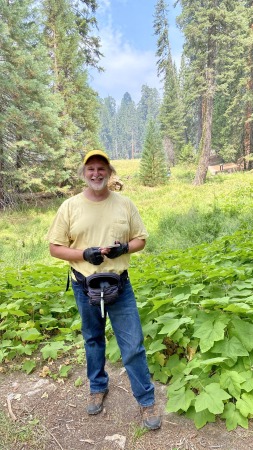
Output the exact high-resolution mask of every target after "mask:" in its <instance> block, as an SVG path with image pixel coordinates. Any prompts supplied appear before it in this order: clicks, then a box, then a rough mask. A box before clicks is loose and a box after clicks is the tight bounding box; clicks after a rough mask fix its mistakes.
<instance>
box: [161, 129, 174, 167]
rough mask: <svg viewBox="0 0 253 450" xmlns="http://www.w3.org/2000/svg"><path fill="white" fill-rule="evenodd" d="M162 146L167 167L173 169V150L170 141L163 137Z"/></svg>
mask: <svg viewBox="0 0 253 450" xmlns="http://www.w3.org/2000/svg"><path fill="white" fill-rule="evenodd" d="M163 145H164V151H165V155H166V158H167V162H168V166H169V167H173V166H175V162H176V161H175V150H174V145H173V142H172V140H171V139H170V138H169V137H168V136H165V137H164V139H163Z"/></svg>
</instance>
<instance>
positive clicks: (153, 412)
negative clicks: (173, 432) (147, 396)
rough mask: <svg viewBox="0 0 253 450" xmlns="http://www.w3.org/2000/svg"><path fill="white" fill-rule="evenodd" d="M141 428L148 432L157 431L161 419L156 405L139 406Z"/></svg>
mask: <svg viewBox="0 0 253 450" xmlns="http://www.w3.org/2000/svg"><path fill="white" fill-rule="evenodd" d="M141 414H142V421H143V426H144V427H145V428H148V430H157V428H160V426H161V424H162V417H161V415H160V414H159V413H158V411H157V408H156V405H151V406H141Z"/></svg>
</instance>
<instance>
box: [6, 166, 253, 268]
mask: <svg viewBox="0 0 253 450" xmlns="http://www.w3.org/2000/svg"><path fill="white" fill-rule="evenodd" d="M113 165H114V167H115V168H116V170H117V173H118V175H119V176H120V178H121V179H122V181H123V182H124V189H123V191H122V194H123V195H127V196H128V197H130V198H131V199H132V200H133V202H134V203H135V204H136V206H137V207H138V209H139V211H140V213H141V216H142V218H143V221H144V223H145V225H146V227H147V229H148V232H149V239H148V241H147V246H146V248H145V251H146V252H154V253H158V252H160V251H161V250H168V251H169V250H170V249H183V248H186V247H189V246H194V245H196V244H200V243H203V242H206V243H209V242H211V241H212V240H214V239H215V238H217V237H220V236H224V235H229V234H232V233H233V232H234V231H236V230H237V229H241V228H245V227H246V228H252V227H253V225H252V224H253V211H252V203H253V174H252V173H251V172H245V173H234V174H227V175H226V174H223V175H217V176H215V177H213V176H208V179H207V182H206V183H205V184H204V185H203V186H198V187H195V186H193V185H192V180H193V178H194V174H195V167H190V166H177V167H175V168H172V176H171V177H170V179H168V183H167V185H165V186H158V187H152V188H151V187H144V186H142V185H140V183H139V179H138V170H139V161H138V160H127V161H114V162H113ZM62 201H63V200H62V199H57V200H55V201H53V202H49V203H48V202H45V203H44V204H43V205H41V206H35V207H34V206H33V207H28V206H27V207H23V208H22V209H19V210H15V211H2V212H1V213H0V259H1V261H2V265H3V266H16V267H20V266H22V265H24V264H32V263H33V262H34V263H35V262H44V263H46V264H50V263H52V258H51V257H50V255H49V252H48V244H47V242H46V240H45V235H46V232H47V230H48V228H49V226H50V223H51V222H52V220H53V217H54V215H55V212H56V210H57V208H58V207H59V205H60V203H61V202H62Z"/></svg>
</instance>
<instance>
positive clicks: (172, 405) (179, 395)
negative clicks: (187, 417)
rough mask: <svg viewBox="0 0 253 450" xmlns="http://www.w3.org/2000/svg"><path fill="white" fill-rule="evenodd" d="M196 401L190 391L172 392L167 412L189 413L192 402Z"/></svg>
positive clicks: (183, 389)
mask: <svg viewBox="0 0 253 450" xmlns="http://www.w3.org/2000/svg"><path fill="white" fill-rule="evenodd" d="M194 399H195V395H194V393H193V392H192V391H191V390H190V389H187V390H186V389H185V387H182V388H181V389H179V390H177V391H174V392H171V394H170V398H169V400H168V403H167V406H166V411H168V412H177V411H180V410H182V411H187V409H188V408H189V407H190V405H191V403H192V401H193V400H194Z"/></svg>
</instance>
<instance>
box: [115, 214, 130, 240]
mask: <svg viewBox="0 0 253 450" xmlns="http://www.w3.org/2000/svg"><path fill="white" fill-rule="evenodd" d="M129 231H130V230H129V224H128V222H127V221H126V220H124V219H119V220H117V221H115V222H114V223H113V225H112V227H111V233H110V234H111V236H112V238H113V240H114V241H120V242H128V236H129Z"/></svg>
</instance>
